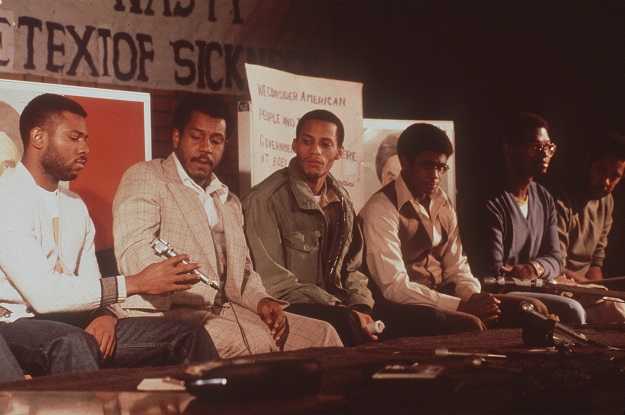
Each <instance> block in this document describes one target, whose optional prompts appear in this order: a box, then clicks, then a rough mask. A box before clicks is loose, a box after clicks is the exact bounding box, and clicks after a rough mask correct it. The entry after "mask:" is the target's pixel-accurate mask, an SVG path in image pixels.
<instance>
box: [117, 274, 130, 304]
mask: <svg viewBox="0 0 625 415" xmlns="http://www.w3.org/2000/svg"><path fill="white" fill-rule="evenodd" d="M115 278H117V302H119V303H121V302H123V301H125V300H126V297H128V293H126V276H125V275H118V276H117V277H115Z"/></svg>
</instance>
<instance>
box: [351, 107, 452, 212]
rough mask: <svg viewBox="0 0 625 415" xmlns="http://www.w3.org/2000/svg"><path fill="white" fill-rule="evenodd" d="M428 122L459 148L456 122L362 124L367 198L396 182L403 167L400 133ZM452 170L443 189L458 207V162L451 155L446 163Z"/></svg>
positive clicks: (398, 121) (384, 121) (448, 172)
mask: <svg viewBox="0 0 625 415" xmlns="http://www.w3.org/2000/svg"><path fill="white" fill-rule="evenodd" d="M414 123H428V124H432V125H434V126H436V127H438V128H440V129H441V130H443V131H445V133H446V134H447V136H448V137H449V139H450V140H451V144H452V145H453V147H454V148H456V144H455V134H454V122H453V121H416V120H412V121H409V120H379V119H369V118H366V119H364V121H363V127H364V133H363V136H362V137H363V147H364V154H365V158H364V182H365V183H367V186H366V187H365V193H364V197H365V200H368V199H369V198H370V197H371V195H372V194H373V193H375V192H376V191H377V190H379V189H380V187H382V186H383V185H385V184H387V183H388V182H390V181H391V180H394V179H395V178H396V177H397V175H398V174H399V171H400V170H401V166H400V165H399V159H398V158H397V139H398V138H399V135H400V134H401V132H402V131H403V130H404V129H406V127H408V126H409V125H411V124H414ZM447 164H448V165H449V171H447V173H445V174H444V175H443V177H442V178H441V181H440V187H441V189H443V191H444V192H445V193H447V196H449V199H450V200H451V202H452V203H453V205H454V206H455V205H456V163H455V159H454V156H453V155H452V156H451V157H450V158H449V160H447Z"/></svg>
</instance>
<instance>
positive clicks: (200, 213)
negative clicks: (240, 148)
mask: <svg viewBox="0 0 625 415" xmlns="http://www.w3.org/2000/svg"><path fill="white" fill-rule="evenodd" d="M163 171H164V172H165V175H166V176H167V177H168V179H169V183H167V187H168V188H169V191H170V192H171V194H172V196H173V198H174V200H175V202H176V204H177V205H178V207H179V208H180V212H181V214H182V216H183V217H184V219H185V221H186V222H187V224H188V225H189V228H190V229H191V232H192V233H193V236H194V237H195V240H196V241H197V243H198V245H199V246H200V249H201V250H202V252H203V253H204V255H206V258H210V259H211V261H207V267H208V270H209V271H210V272H209V274H210V275H208V277H210V278H212V279H214V280H215V281H219V277H218V275H217V272H216V270H215V269H214V267H213V264H215V263H216V262H215V261H216V259H215V258H216V255H215V246H214V245H213V242H212V241H213V237H212V235H211V231H210V227H209V225H208V218H207V217H206V212H205V211H204V207H203V206H202V204H201V203H200V200H199V199H198V197H197V194H195V192H194V191H193V190H191V189H189V188H188V187H187V186H185V185H184V184H183V183H182V180H181V179H180V176H179V175H178V171H177V169H176V164H175V162H174V160H173V153H172V155H170V156H169V157H168V158H167V159H166V160H165V161H164V162H163ZM191 260H192V261H197V260H198V259H194V258H191Z"/></svg>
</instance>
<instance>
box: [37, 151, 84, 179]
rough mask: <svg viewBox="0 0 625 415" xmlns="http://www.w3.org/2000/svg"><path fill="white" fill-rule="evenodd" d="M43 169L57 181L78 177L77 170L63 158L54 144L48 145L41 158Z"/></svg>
mask: <svg viewBox="0 0 625 415" xmlns="http://www.w3.org/2000/svg"><path fill="white" fill-rule="evenodd" d="M41 166H42V167H43V170H44V171H45V172H46V173H48V174H49V175H51V176H52V177H54V178H55V179H56V180H58V181H70V180H74V179H75V178H76V177H78V172H77V171H75V170H72V168H71V165H68V163H67V162H66V161H65V160H64V158H63V155H62V153H61V152H60V151H59V150H58V148H57V147H56V146H55V145H52V144H51V145H50V146H49V147H48V151H46V153H45V154H44V156H43V159H42V160H41Z"/></svg>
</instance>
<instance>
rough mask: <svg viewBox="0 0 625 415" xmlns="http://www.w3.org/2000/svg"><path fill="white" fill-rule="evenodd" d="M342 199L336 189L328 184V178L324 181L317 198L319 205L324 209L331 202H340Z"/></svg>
mask: <svg viewBox="0 0 625 415" xmlns="http://www.w3.org/2000/svg"><path fill="white" fill-rule="evenodd" d="M340 201H341V200H340V199H339V196H338V195H337V194H336V192H335V191H334V189H332V188H331V187H330V186H328V181H327V180H326V181H325V182H323V187H322V188H321V193H319V200H317V203H319V207H320V208H321V209H323V208H325V207H326V206H328V205H329V204H330V203H334V202H337V203H338V202H340Z"/></svg>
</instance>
